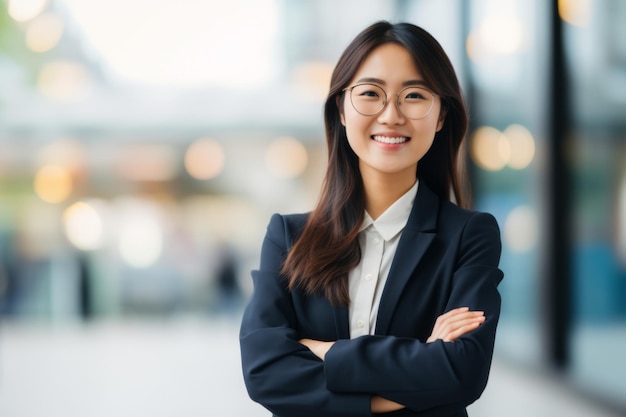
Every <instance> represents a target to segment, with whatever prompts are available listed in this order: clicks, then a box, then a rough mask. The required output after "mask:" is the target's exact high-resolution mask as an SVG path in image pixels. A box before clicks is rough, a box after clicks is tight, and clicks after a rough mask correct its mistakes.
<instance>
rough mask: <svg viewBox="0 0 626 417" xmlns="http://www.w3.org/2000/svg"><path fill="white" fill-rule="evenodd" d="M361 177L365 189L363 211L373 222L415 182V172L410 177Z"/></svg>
mask: <svg viewBox="0 0 626 417" xmlns="http://www.w3.org/2000/svg"><path fill="white" fill-rule="evenodd" d="M362 176H363V187H364V189H365V210H367V213H368V214H369V215H370V216H371V217H372V219H374V220H375V219H376V218H378V216H380V215H381V214H383V213H384V212H385V210H387V209H388V208H389V206H391V205H392V204H393V203H395V202H396V200H398V199H399V198H400V197H402V196H403V195H404V194H405V193H406V192H407V191H409V189H410V188H411V187H412V186H413V185H414V184H415V181H417V178H416V176H415V171H412V173H410V175H407V174H406V173H398V174H392V175H387V174H385V175H381V174H378V175H362Z"/></svg>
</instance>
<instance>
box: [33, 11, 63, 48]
mask: <svg viewBox="0 0 626 417" xmlns="http://www.w3.org/2000/svg"><path fill="white" fill-rule="evenodd" d="M62 35H63V21H62V20H61V19H60V18H59V17H58V16H57V15H55V14H52V13H44V14H42V15H40V16H38V17H36V18H35V19H34V20H33V21H32V22H30V23H29V25H28V27H27V28H26V46H28V49H30V50H31V51H34V52H46V51H49V50H51V49H52V48H54V47H55V46H57V44H58V43H59V40H60V39H61V36H62Z"/></svg>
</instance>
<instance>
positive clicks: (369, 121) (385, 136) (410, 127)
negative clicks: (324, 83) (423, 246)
mask: <svg viewBox="0 0 626 417" xmlns="http://www.w3.org/2000/svg"><path fill="white" fill-rule="evenodd" d="M364 81H365V82H368V83H373V84H376V85H378V86H380V87H382V89H383V90H384V91H385V92H387V96H388V101H389V102H388V103H387V105H386V106H385V108H384V109H383V110H382V111H381V112H380V113H378V114H376V115H373V116H364V115H363V114H361V113H359V112H357V111H356V110H355V108H354V107H353V105H352V103H351V101H350V94H349V91H348V90H347V91H346V92H345V93H344V94H346V96H345V98H344V100H343V107H342V109H341V110H342V111H343V113H342V115H341V122H342V124H343V125H344V126H345V128H346V134H347V137H348V142H349V144H350V147H351V148H352V150H353V151H354V152H355V153H356V155H357V156H358V158H359V167H360V170H361V176H362V177H363V179H364V180H367V178H369V177H371V176H372V175H385V176H393V177H394V178H398V177H401V178H405V179H407V180H410V181H411V184H412V183H413V182H414V181H415V175H416V170H417V164H418V162H419V160H420V159H421V158H422V157H423V156H424V155H425V154H426V152H427V151H428V150H429V149H430V147H431V145H432V143H433V140H434V137H435V133H436V132H438V131H439V130H440V129H441V128H442V127H443V121H444V115H443V114H442V112H441V101H440V99H439V97H438V96H435V100H434V104H433V108H432V110H431V111H430V113H428V115H427V116H425V117H423V118H421V119H417V120H413V119H409V118H407V117H405V116H404V115H403V114H402V113H401V112H400V111H399V110H398V107H397V105H396V94H397V93H399V92H400V91H401V90H403V89H404V88H405V87H406V86H407V85H421V86H423V82H424V80H423V78H422V75H421V73H420V71H419V69H418V68H416V67H415V64H414V63H413V60H412V59H411V56H410V55H409V53H408V52H407V50H406V49H405V48H404V47H402V46H400V45H397V44H393V43H388V44H385V45H381V46H379V47H378V48H376V49H374V50H373V51H372V52H371V53H370V55H369V56H368V57H367V58H366V59H365V61H364V62H363V64H362V65H361V67H360V68H359V69H358V70H357V72H356V74H355V76H354V78H353V79H352V80H351V82H350V84H349V87H352V86H354V85H355V84H359V83H362V82H364Z"/></svg>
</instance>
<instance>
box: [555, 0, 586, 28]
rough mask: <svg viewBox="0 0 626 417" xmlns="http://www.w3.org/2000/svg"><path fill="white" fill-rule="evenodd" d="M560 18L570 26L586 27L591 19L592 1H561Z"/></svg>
mask: <svg viewBox="0 0 626 417" xmlns="http://www.w3.org/2000/svg"><path fill="white" fill-rule="evenodd" d="M558 7H559V16H560V17H561V19H563V20H564V21H565V22H567V23H569V24H570V25H574V26H579V27H586V26H588V25H589V20H590V19H591V0H559V3H558Z"/></svg>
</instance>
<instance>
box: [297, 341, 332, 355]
mask: <svg viewBox="0 0 626 417" xmlns="http://www.w3.org/2000/svg"><path fill="white" fill-rule="evenodd" d="M299 342H300V343H302V344H303V345H304V346H306V347H308V348H309V350H310V351H311V352H313V353H314V354H315V356H317V357H318V358H320V359H321V360H324V357H326V352H328V350H329V349H330V348H331V347H332V346H333V345H334V344H335V342H322V341H321V340H314V339H300V340H299Z"/></svg>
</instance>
